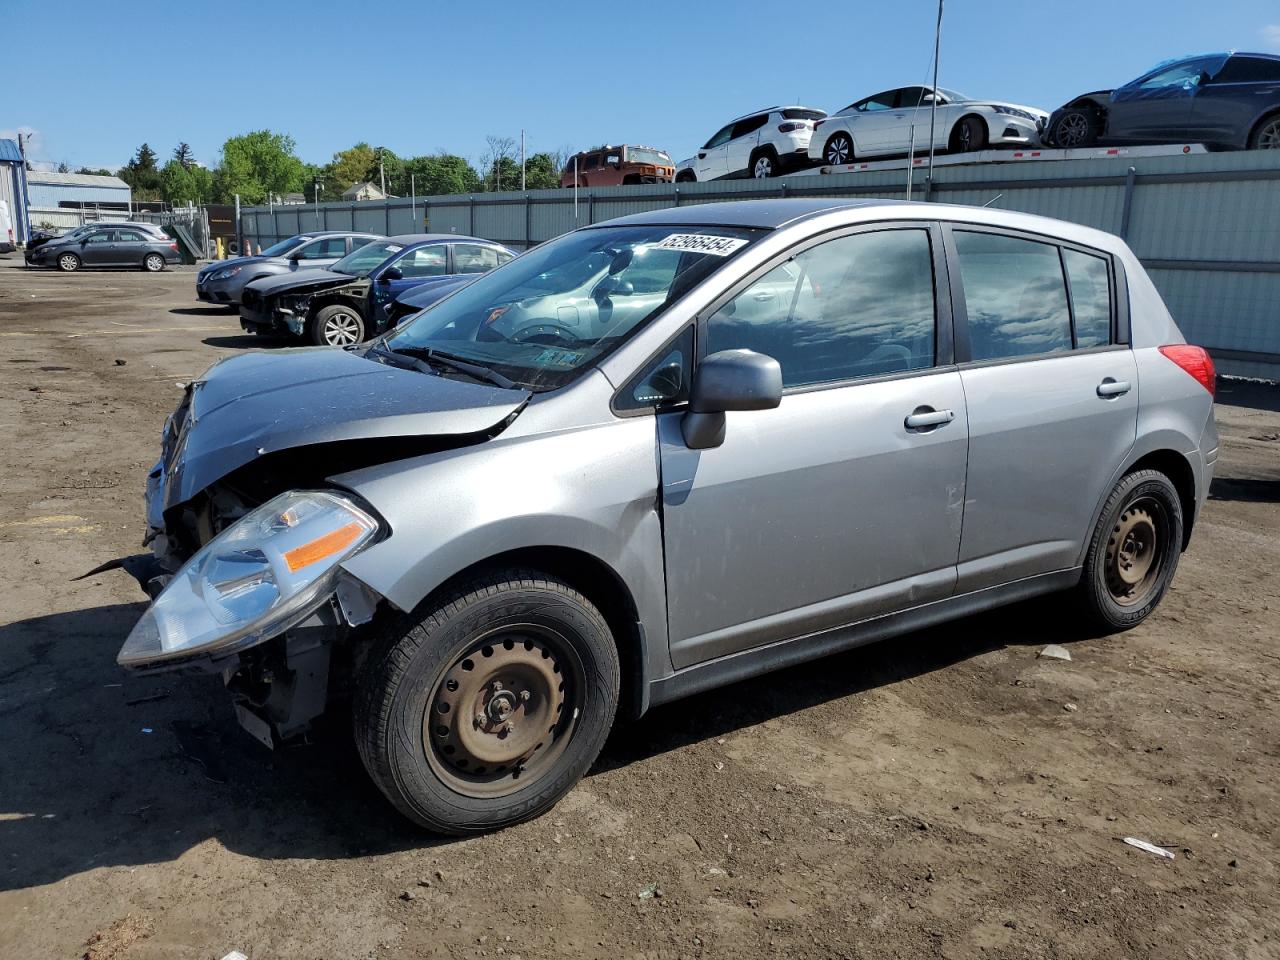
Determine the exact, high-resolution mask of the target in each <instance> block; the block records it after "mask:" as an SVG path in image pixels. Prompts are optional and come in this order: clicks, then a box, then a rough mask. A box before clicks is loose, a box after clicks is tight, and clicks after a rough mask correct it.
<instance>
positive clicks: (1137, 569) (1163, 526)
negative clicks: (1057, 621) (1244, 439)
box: [1080, 470, 1183, 633]
mask: <svg viewBox="0 0 1280 960" xmlns="http://www.w3.org/2000/svg"><path fill="white" fill-rule="evenodd" d="M1182 524H1183V517H1182V501H1181V499H1180V498H1179V496H1178V491H1177V490H1176V489H1175V488H1174V486H1173V483H1172V482H1171V481H1170V480H1169V478H1168V477H1167V476H1165V475H1164V474H1163V473H1160V472H1159V471H1158V470H1138V471H1136V472H1134V473H1131V474H1128V475H1127V476H1125V477H1123V478H1122V479H1121V480H1120V482H1119V483H1117V484H1116V487H1115V489H1114V490H1112V491H1111V496H1109V497H1108V498H1107V502H1106V504H1105V505H1104V506H1103V508H1102V515H1101V517H1099V519H1098V525H1097V526H1096V527H1095V528H1094V531H1093V537H1092V539H1091V540H1090V542H1089V552H1088V554H1086V556H1085V564H1084V575H1083V577H1082V578H1081V582H1080V591H1081V593H1082V594H1083V600H1084V606H1085V610H1086V612H1087V614H1088V616H1089V618H1090V619H1091V620H1092V621H1093V623H1094V625H1095V626H1097V627H1100V628H1101V629H1103V630H1104V631H1106V632H1108V633H1115V632H1119V631H1121V630H1128V629H1129V628H1130V627H1136V626H1137V625H1138V624H1140V623H1141V622H1142V621H1143V620H1145V619H1146V618H1147V617H1148V616H1149V615H1150V614H1151V611H1153V610H1155V608H1156V606H1157V605H1159V603H1160V600H1161V599H1162V598H1163V597H1164V594H1165V591H1166V590H1167V589H1168V588H1169V582H1170V581H1171V580H1172V579H1173V574H1174V571H1175V570H1176V569H1177V567H1178V557H1179V555H1180V553H1181V551H1182Z"/></svg>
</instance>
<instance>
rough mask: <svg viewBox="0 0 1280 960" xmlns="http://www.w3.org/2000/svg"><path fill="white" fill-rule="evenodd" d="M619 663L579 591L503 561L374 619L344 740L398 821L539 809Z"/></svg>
mask: <svg viewBox="0 0 1280 960" xmlns="http://www.w3.org/2000/svg"><path fill="white" fill-rule="evenodd" d="M619 674H620V668H619V663H618V651H617V647H616V646H615V644H614V640H613V637H612V635H611V634H610V632H609V627H608V624H607V623H606V622H605V619H604V617H603V616H602V615H601V614H600V611H599V610H597V609H596V607H595V606H594V605H593V604H592V603H591V601H589V600H588V599H587V598H586V597H584V596H583V595H582V594H580V593H579V592H578V591H576V590H574V589H573V588H572V587H570V586H569V585H568V584H565V583H563V582H561V581H559V580H557V579H555V578H553V577H549V576H545V575H544V574H541V573H539V572H537V571H532V570H522V569H521V570H517V569H511V570H502V571H499V572H496V573H494V574H492V575H490V576H487V577H485V578H483V579H481V580H477V581H474V582H471V583H469V584H465V585H463V586H461V587H460V588H459V589H458V590H456V591H455V592H453V593H452V594H451V595H449V596H447V597H445V598H444V599H442V600H440V601H439V602H438V603H432V605H431V606H430V608H429V609H425V610H423V609H421V608H420V609H419V610H417V611H415V612H413V613H412V614H408V615H399V616H397V617H396V618H395V619H393V620H389V621H387V622H386V623H384V624H383V625H382V627H381V635H380V637H379V638H378V639H377V640H376V641H375V642H374V647H373V649H372V650H371V651H370V654H369V657H368V659H367V660H366V661H365V663H364V665H363V667H362V669H361V671H360V674H359V676H358V677H357V681H356V691H355V700H354V703H353V707H352V719H353V722H354V725H355V737H356V744H357V747H358V749H359V751H360V756H361V759H362V760H363V761H364V765H365V768H366V769H367V770H368V771H369V774H370V776H371V777H372V778H373V780H374V782H375V783H376V784H377V785H378V787H379V789H381V790H382V792H383V793H384V794H385V795H386V796H387V798H388V799H389V800H390V801H391V803H392V804H393V805H394V806H395V807H396V809H397V810H399V811H400V812H401V813H403V814H404V815H405V816H406V817H408V818H409V819H410V820H413V821H414V822H415V823H418V824H420V825H422V826H424V827H426V828H428V829H430V830H434V831H437V832H439V833H449V834H468V833H480V832H483V831H487V830H495V829H498V828H500V827H505V826H510V825H511V824H515V823H520V822H522V821H525V820H530V819H533V818H534V817H537V816H539V815H540V814H542V813H544V812H545V811H546V810H548V809H549V808H550V807H551V806H553V805H554V804H555V803H556V801H557V800H559V799H560V798H561V797H562V796H563V795H564V794H565V793H567V792H568V791H569V790H570V789H571V788H572V787H573V786H574V784H576V783H577V782H578V780H579V779H580V778H581V777H582V776H583V774H585V773H586V772H587V769H588V768H589V767H590V766H591V764H592V763H593V762H594V761H595V759H596V757H597V755H598V754H599V753H600V749H601V748H602V747H603V746H604V742H605V739H606V737H607V736H608V734H609V728H610V727H611V726H612V724H613V718H614V713H615V711H616V709H617V704H618V688H619V682H620V676H619ZM557 684H558V689H557ZM508 723H510V725H511V726H510V728H507V726H506V724H508Z"/></svg>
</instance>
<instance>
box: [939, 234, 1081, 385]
mask: <svg viewBox="0 0 1280 960" xmlns="http://www.w3.org/2000/svg"><path fill="white" fill-rule="evenodd" d="M954 237H955V245H956V253H957V255H958V257H959V265H960V278H961V283H962V285H963V289H964V302H965V308H966V311H967V313H968V319H969V347H970V356H971V358H972V359H973V360H1001V359H1007V358H1011V357H1023V356H1032V355H1035V354H1040V353H1055V352H1058V351H1062V350H1070V349H1071V312H1070V308H1069V307H1068V305H1067V287H1066V283H1065V281H1064V280H1063V276H1062V262H1061V260H1060V259H1059V257H1058V248H1057V246H1055V245H1053V244H1048V243H1039V242H1037V241H1034V240H1024V239H1022V238H1021V237H1010V236H1003V235H1001V234H994V233H976V232H969V231H964V230H957V231H956V232H955V234H954Z"/></svg>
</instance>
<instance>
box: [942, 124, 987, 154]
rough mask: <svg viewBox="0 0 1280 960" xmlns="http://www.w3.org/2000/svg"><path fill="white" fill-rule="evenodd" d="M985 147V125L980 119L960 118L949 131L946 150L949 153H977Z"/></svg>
mask: <svg viewBox="0 0 1280 960" xmlns="http://www.w3.org/2000/svg"><path fill="white" fill-rule="evenodd" d="M986 145H987V125H986V123H985V122H983V119H982V118H981V117H975V116H973V115H970V116H967V117H961V118H960V122H959V123H957V124H956V125H955V126H954V127H953V128H952V130H951V139H950V140H949V141H948V143H947V149H948V151H949V152H951V153H977V152H978V151H979V150H982V149H984V148H985V147H986Z"/></svg>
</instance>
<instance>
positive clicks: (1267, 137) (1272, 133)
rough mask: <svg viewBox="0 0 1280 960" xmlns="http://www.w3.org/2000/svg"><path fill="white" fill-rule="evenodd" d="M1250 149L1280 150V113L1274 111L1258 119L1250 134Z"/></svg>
mask: <svg viewBox="0 0 1280 960" xmlns="http://www.w3.org/2000/svg"><path fill="white" fill-rule="evenodd" d="M1249 149H1250V150H1280V113H1273V114H1270V115H1269V116H1266V117H1263V118H1262V119H1261V120H1259V121H1258V125H1257V126H1256V127H1254V128H1253V133H1251V134H1249Z"/></svg>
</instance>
